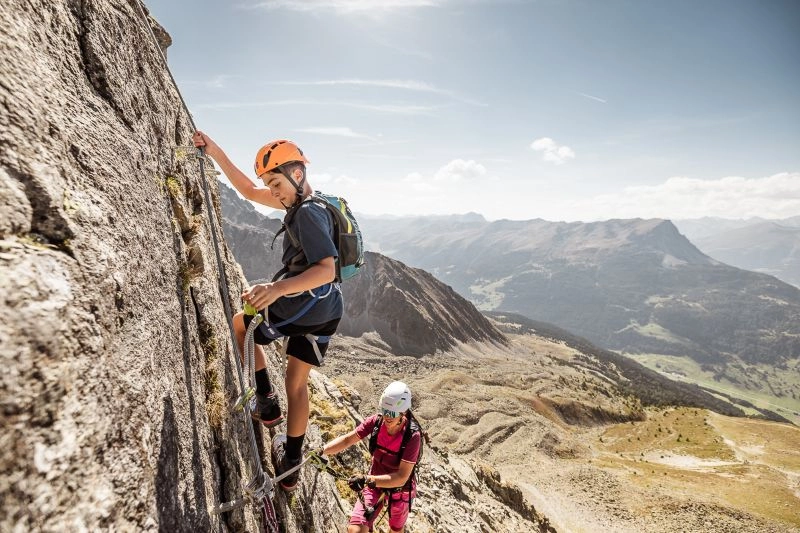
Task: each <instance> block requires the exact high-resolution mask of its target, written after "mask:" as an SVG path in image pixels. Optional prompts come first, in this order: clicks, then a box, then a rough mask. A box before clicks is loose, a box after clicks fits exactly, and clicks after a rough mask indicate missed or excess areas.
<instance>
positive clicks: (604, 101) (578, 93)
mask: <svg viewBox="0 0 800 533" xmlns="http://www.w3.org/2000/svg"><path fill="white" fill-rule="evenodd" d="M572 92H573V93H575V94H577V95H579V96H583V97H584V98H589V99H590V100H594V101H596V102H600V103H603V104H607V103H608V100H603V99H602V98H600V97H599V96H592V95H591V94H586V93H582V92H579V91H572Z"/></svg>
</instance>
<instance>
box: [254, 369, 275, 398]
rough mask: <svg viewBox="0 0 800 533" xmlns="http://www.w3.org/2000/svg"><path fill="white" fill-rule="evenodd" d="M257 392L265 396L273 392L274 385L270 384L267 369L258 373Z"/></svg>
mask: <svg viewBox="0 0 800 533" xmlns="http://www.w3.org/2000/svg"><path fill="white" fill-rule="evenodd" d="M256 392H257V393H259V394H263V395H265V396H266V395H267V394H269V393H270V392H272V385H270V383H269V374H267V369H266V368H262V369H261V370H257V371H256Z"/></svg>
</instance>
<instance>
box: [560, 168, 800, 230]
mask: <svg viewBox="0 0 800 533" xmlns="http://www.w3.org/2000/svg"><path fill="white" fill-rule="evenodd" d="M570 208H571V209H572V208H575V209H576V210H580V211H581V212H583V213H585V214H586V216H587V217H589V218H593V219H604V218H612V217H613V218H634V217H641V218H652V217H659V218H667V219H684V218H700V217H706V216H713V217H722V218H750V217H763V218H788V217H791V216H796V215H797V214H798V213H800V172H784V173H781V174H775V175H772V176H768V177H763V178H743V177H738V176H730V177H724V178H720V179H716V180H702V179H697V178H687V177H680V176H679V177H672V178H669V179H668V180H666V181H665V182H664V183H661V184H659V185H652V186H635V187H626V188H625V189H623V190H622V191H620V192H617V193H613V194H602V195H599V196H594V197H592V198H589V199H586V200H582V201H579V202H574V203H572V204H570Z"/></svg>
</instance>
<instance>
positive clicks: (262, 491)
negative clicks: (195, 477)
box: [136, 0, 278, 533]
mask: <svg viewBox="0 0 800 533" xmlns="http://www.w3.org/2000/svg"><path fill="white" fill-rule="evenodd" d="M136 5H137V6H138V8H139V13H140V14H141V15H142V19H143V20H144V23H145V25H146V27H147V28H148V30H149V31H150V36H151V37H152V40H153V43H155V46H156V50H157V52H158V56H159V57H160V58H161V61H162V63H163V65H164V69H165V70H166V71H167V74H168V75H169V78H170V80H171V81H172V85H173V86H174V88H175V92H176V93H177V94H178V97H179V98H180V100H181V104H182V105H183V110H184V111H185V112H186V116H187V117H188V118H189V123H190V124H191V126H192V130H193V131H196V130H197V126H196V125H195V123H194V119H193V118H192V114H191V113H190V112H189V107H188V106H187V105H186V101H185V100H184V99H183V95H182V94H181V91H180V89H179V88H178V83H177V82H176V81H175V78H174V76H173V75H172V71H170V69H169V64H168V63H167V58H166V57H164V54H163V52H162V51H161V46H160V45H159V44H158V39H157V38H156V35H155V33H154V32H153V28H152V26H151V25H150V20H149V19H148V18H147V13H146V12H145V8H144V6H143V4H142V1H141V0H138V1H137V2H136ZM197 158H198V161H199V163H200V176H201V178H202V183H203V193H204V197H205V203H206V209H207V210H208V222H209V225H210V226H211V240H212V243H213V245H214V253H215V255H216V259H217V273H218V276H219V277H218V281H219V290H220V296H221V297H222V305H223V308H224V310H225V319H226V321H227V323H228V330H229V331H230V336H231V345H232V347H233V354H234V360H235V363H236V372H237V375H238V378H239V387H240V388H241V390H242V391H243V394H244V391H245V390H246V389H245V383H244V376H243V374H242V366H241V364H240V363H239V360H240V357H241V355H240V353H239V347H238V346H237V343H236V340H235V339H236V333H235V331H234V329H233V315H232V313H231V304H230V296H229V294H228V279H227V276H226V274H225V268H224V264H223V262H222V256H221V254H220V251H219V241H218V239H217V223H216V220H215V218H214V215H215V213H214V209H213V207H214V204H213V203H212V202H211V194H210V193H209V192H208V181H207V180H206V172H205V156H204V150H203V149H198V151H197ZM253 381H255V379H253ZM248 404H249V402H245V404H244V406H243V410H244V413H245V420H246V424H247V426H248V429H249V430H250V431H249V433H250V450H251V452H252V459H253V465H254V466H253V471H254V474H253V479H252V481H251V482H250V483H249V484H248V486H247V488H246V489H245V492H246V493H247V491H248V489H250V488H252V487H254V486H255V485H256V484H257V482H258V481H259V480H262V479H263V480H264V482H263V483H262V484H260V485H259V486H258V488H257V489H255V490H254V491H253V492H252V494H245V497H244V498H242V499H244V500H247V499H248V498H250V499H251V500H254V499H256V498H260V499H262V500H263V501H264V506H265V513H264V518H265V520H264V522H265V524H266V526H267V528H268V530H269V531H270V532H274V533H278V524H277V520H274V521H273V519H274V518H275V510H274V509H270V508H272V502H271V500H270V498H269V495H270V494H271V492H272V487H273V486H272V485H271V484H270V485H269V486H267V484H268V483H269V482H270V478H269V477H267V476H266V475H265V474H264V470H263V469H262V468H261V457H260V456H259V455H258V447H257V444H256V434H255V430H254V429H253V420H252V418H251V417H250V407H249V405H248ZM234 502H238V500H234ZM231 503H233V502H229V503H228V504H225V503H223V504H221V505H220V506H219V509H222V507H224V506H228V505H230V504H231ZM270 511H271V513H270ZM220 512H222V511H221V510H220ZM270 514H271V516H269V515H270Z"/></svg>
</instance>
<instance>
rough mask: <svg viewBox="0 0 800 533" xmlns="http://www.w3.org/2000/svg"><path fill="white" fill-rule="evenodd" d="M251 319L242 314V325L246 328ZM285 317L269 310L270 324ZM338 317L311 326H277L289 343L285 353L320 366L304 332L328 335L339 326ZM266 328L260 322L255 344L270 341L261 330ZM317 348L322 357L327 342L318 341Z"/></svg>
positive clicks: (254, 337) (254, 336)
mask: <svg viewBox="0 0 800 533" xmlns="http://www.w3.org/2000/svg"><path fill="white" fill-rule="evenodd" d="M252 320H253V317H252V316H251V315H244V327H245V328H247V327H248V326H250V322H251V321H252ZM284 320H285V319H283V318H281V317H279V316H275V315H274V314H272V313H271V312H270V313H269V321H270V323H271V324H279V323H281V322H283V321H284ZM339 320H341V319H339V318H335V319H333V320H331V321H329V322H325V323H324V324H318V325H312V326H299V325H297V324H286V325H285V326H281V327H279V328H278V331H279V332H281V333H283V334H284V335H286V336H287V337H289V345H288V346H287V347H286V354H287V355H290V356H292V357H294V358H296V359H300V360H301V361H303V362H304V363H308V364H309V365H313V366H320V365H321V364H322V361H319V360H318V359H317V354H316V352H315V351H314V346H313V345H312V344H311V341H309V340H308V338H306V334H311V335H314V336H315V337H329V336H331V335H333V334H334V333H336V328H337V327H338V326H339ZM262 328H263V329H266V325H265V324H264V323H263V322H262V323H261V324H260V325H259V326H258V328H256V331H255V335H253V339H254V340H255V342H256V344H261V345H267V344H269V343H271V342H272V341H273V340H274V339H270V338H269V337H268V336H267V335H266V334H265V333H264V332H263V331H262ZM317 348H319V353H320V355H321V356H322V357H323V358H324V357H325V352H327V351H328V343H327V342H318V343H317Z"/></svg>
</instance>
